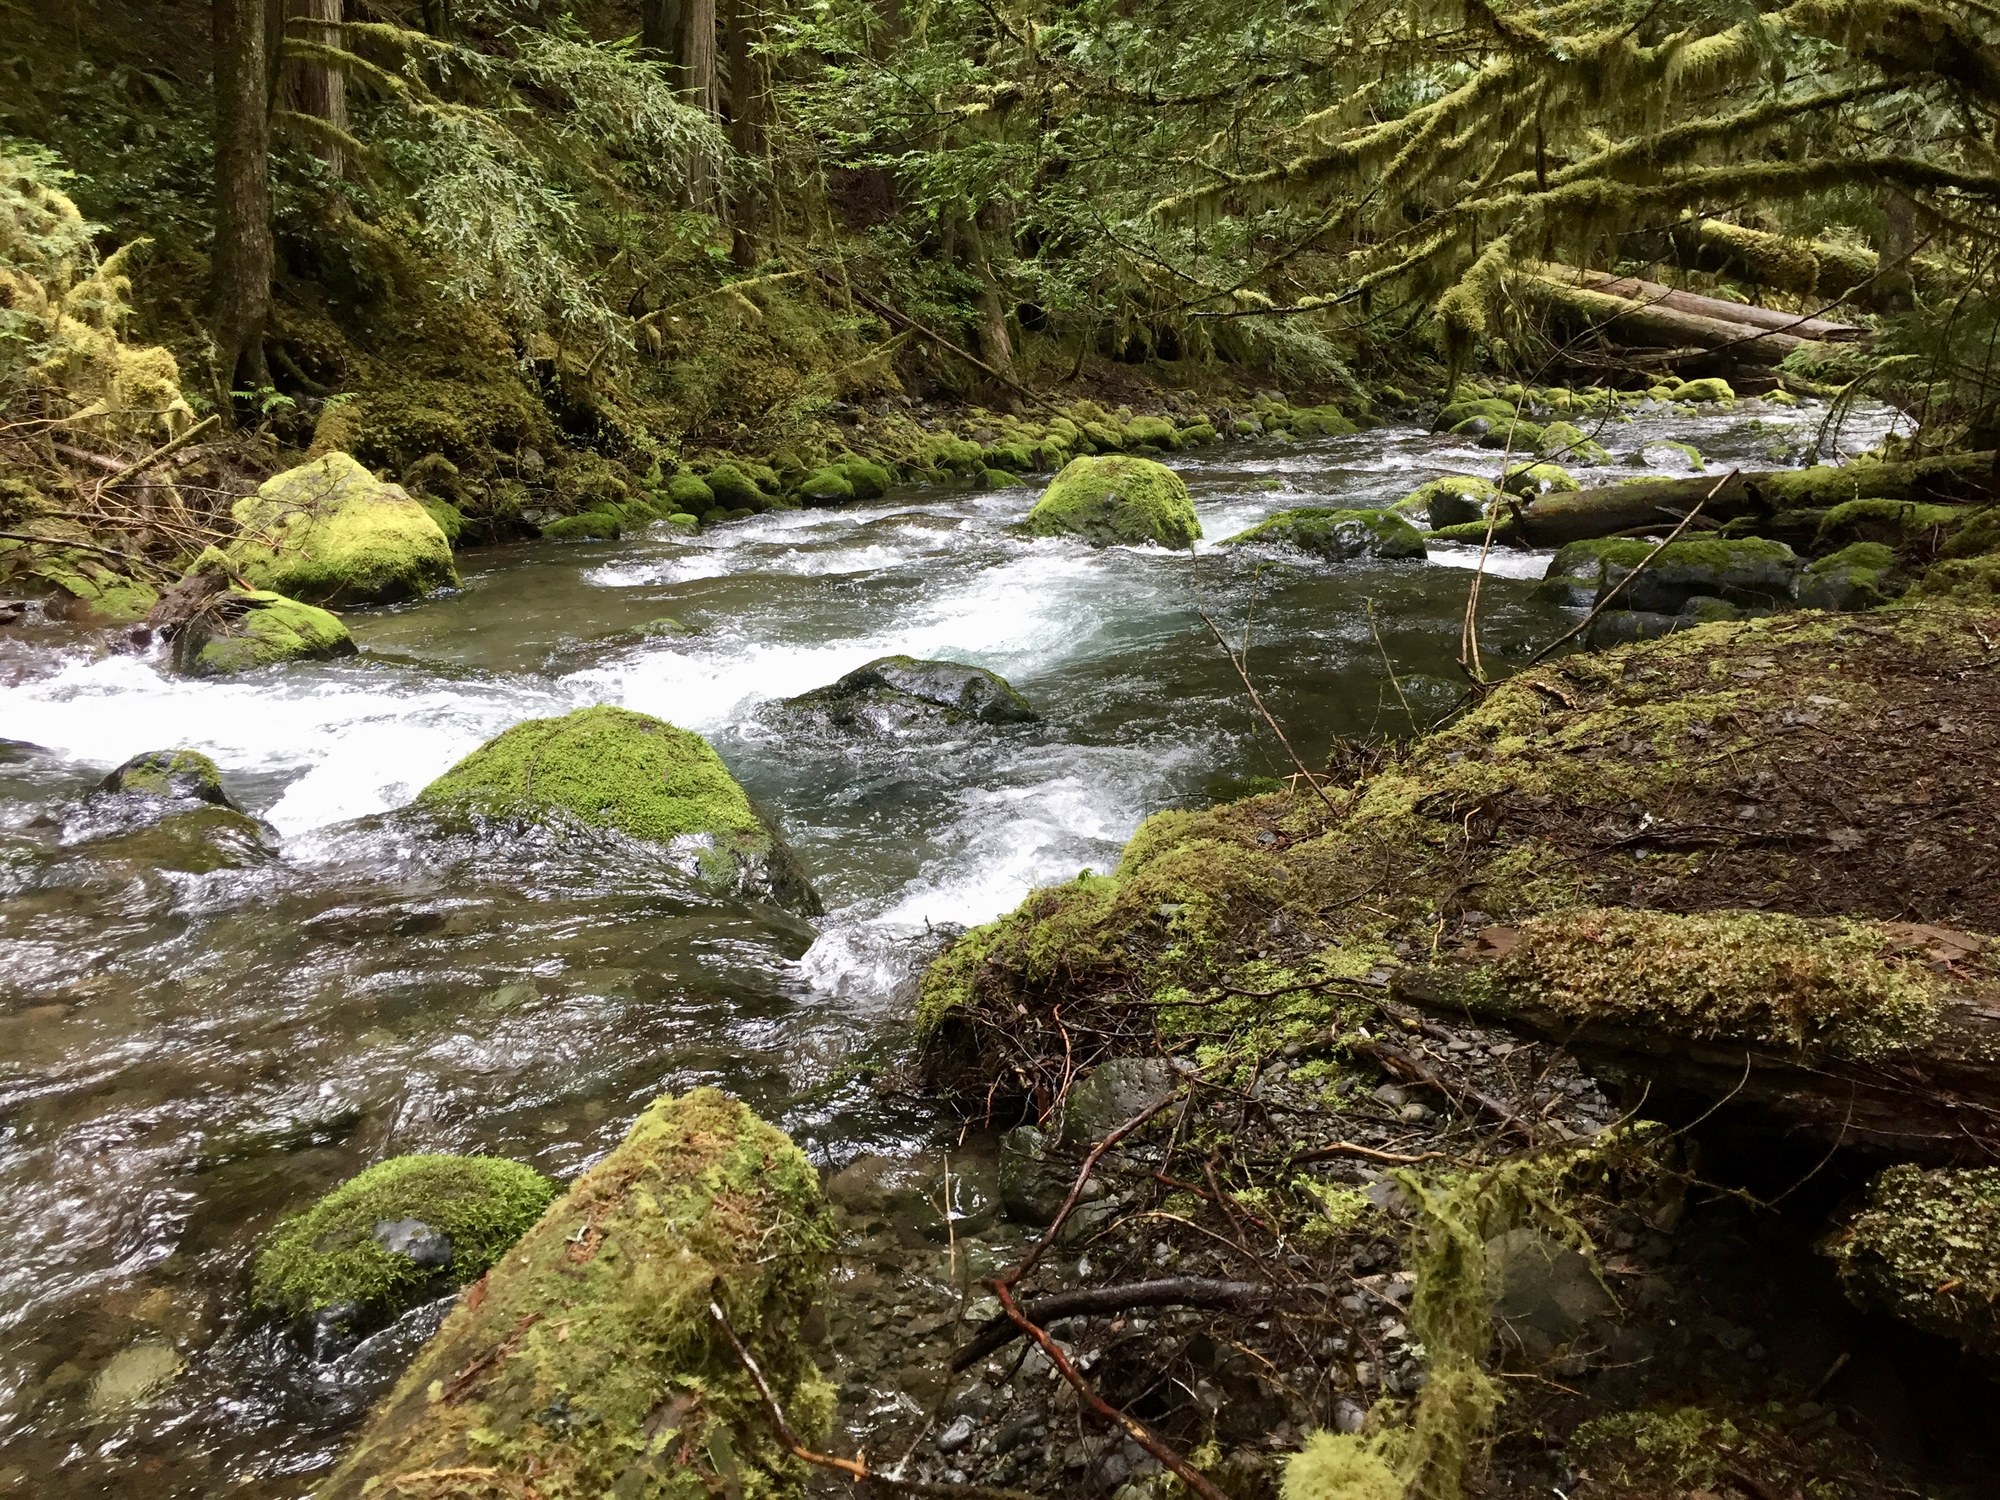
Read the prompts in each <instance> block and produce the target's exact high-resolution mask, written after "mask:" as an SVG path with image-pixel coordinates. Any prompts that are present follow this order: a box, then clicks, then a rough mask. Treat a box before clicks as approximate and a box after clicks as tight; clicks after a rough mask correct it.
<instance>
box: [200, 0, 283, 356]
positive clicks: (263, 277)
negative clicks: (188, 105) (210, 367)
mask: <svg viewBox="0 0 2000 1500" xmlns="http://www.w3.org/2000/svg"><path fill="white" fill-rule="evenodd" d="M265 14H266V13H265V5H264V0H213V3H212V6H211V17H210V19H211V23H212V29H213V37H214V45H215V245H214V250H213V253H212V255H211V258H210V272H211V277H210V297H211V301H212V303H213V307H212V318H213V328H214V334H215V351H216V363H217V369H218V374H219V375H220V376H221V378H222V380H223V381H224V383H225V385H226V386H228V387H229V388H230V389H254V388H256V387H258V386H262V385H267V384H269V382H270V373H269V371H268V369H267V368H266V366H265V363H264V324H265V321H266V320H267V318H268V317H269V316H270V309H271V268H272V263H273V259H274V256H273V251H272V245H271V179H270V160H271V115H270V90H269V84H268V81H267V79H268V72H267V68H268V59H269V56H270V39H269V37H268V35H267V33H266V29H265Z"/></svg>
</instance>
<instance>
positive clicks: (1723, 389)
mask: <svg viewBox="0 0 2000 1500" xmlns="http://www.w3.org/2000/svg"><path fill="white" fill-rule="evenodd" d="M1672 399H1674V400H1675V401H1694V402H1698V403H1699V402H1710V401H1721V402H1734V401H1735V400H1736V391H1735V389H1734V387H1732V386H1731V385H1730V384H1729V382H1728V381H1726V380H1724V379H1722V378H1721V377H1719V376H1713V375H1711V376H1710V377H1708V378H1707V379H1706V380H1683V381H1682V382H1681V383H1680V384H1679V385H1677V386H1675V387H1674V392H1673V398H1672Z"/></svg>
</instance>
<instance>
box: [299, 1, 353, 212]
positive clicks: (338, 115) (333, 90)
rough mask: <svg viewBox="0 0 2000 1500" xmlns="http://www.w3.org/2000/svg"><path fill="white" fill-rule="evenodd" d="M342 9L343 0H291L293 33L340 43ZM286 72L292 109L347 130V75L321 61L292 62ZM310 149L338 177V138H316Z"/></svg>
mask: <svg viewBox="0 0 2000 1500" xmlns="http://www.w3.org/2000/svg"><path fill="white" fill-rule="evenodd" d="M345 11H346V4H345V0H292V14H293V16H294V17H295V18H296V24H295V25H294V27H293V30H292V35H294V36H297V37H299V38H300V39H301V40H303V41H307V42H314V43H317V44H319V45H321V46H326V47H338V46H340V45H342V43H341V35H340V23H341V22H342V21H343V20H345V19H346V15H345ZM289 73H290V85H291V88H290V93H291V106H292V109H293V110H294V112H296V113H298V114H301V115H307V116H310V117H311V118H313V119H315V120H324V121H325V122H326V123H327V124H328V125H331V126H332V127H333V128H334V129H335V130H339V131H342V132H344V131H346V129H347V75H346V74H345V73H343V72H341V71H340V69H338V68H329V67H328V66H327V65H326V64H325V63H322V62H295V63H293V64H291V66H290V69H289ZM313 151H314V154H315V155H317V156H318V157H319V159H320V160H321V161H322V162H324V163H325V164H326V169H327V172H328V174H329V175H331V176H334V177H339V176H342V175H343V174H344V173H345V172H346V170H347V152H346V150H345V149H344V148H343V147H342V146H341V144H340V142H339V141H338V140H333V139H330V138H327V137H316V138H315V139H314V141H313Z"/></svg>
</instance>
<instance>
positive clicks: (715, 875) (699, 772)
mask: <svg viewBox="0 0 2000 1500" xmlns="http://www.w3.org/2000/svg"><path fill="white" fill-rule="evenodd" d="M417 805H418V806H419V807H421V808H424V809H426V810H428V811H430V812H431V813H433V814H439V815H444V816H447V817H455V818H485V819H522V818H526V819H538V818H543V817H547V816H549V815H551V814H555V815H559V816H560V815H568V816H570V817H574V818H577V819H580V820H581V821H582V822H584V823H586V824H589V825H591V826H593V827H597V828H612V829H616V830H618V831H619V832H620V833H624V834H626V835H628V836H630V837H632V838H636V839H644V840H646V841H647V842H649V843H655V844H659V845H661V846H663V847H664V848H666V849H667V850H668V851H670V852H671V853H674V854H676V855H680V856H682V857H684V859H685V860H686V863H687V869H688V873H689V874H690V876H692V877H693V878H694V879H695V880H696V882H697V883H698V884H700V885H701V886H703V887H704V888H706V889H710V890H714V891H718V892H734V893H741V894H745V895H754V896H759V897H764V898H767V899H770V900H772V901H775V902H777V903H778V904H779V905H782V906H787V907H789V908H791V909H792V910H795V911H800V912H804V913H807V914H810V915H817V914H818V912H819V909H820V907H819V898H818V897H817V896H816V895H815V894H814V893H813V890H812V887H811V885H809V884H808V883H807V882H806V880H805V877H804V875H803V874H802V873H801V872H800V871H799V869H798V866H797V862H796V860H795V859H794V858H793V856H792V854H791V851H790V850H789V849H788V848H786V846H785V844H784V843H783V841H782V840H781V839H780V838H779V837H778V835H777V833H776V831H775V830H774V829H773V828H772V827H771V825H770V824H769V823H768V822H767V821H766V820H765V818H764V817H763V815H762V814H760V813H759V812H758V811H757V809H756V807H755V806H753V805H752V803H751V801H750V798H749V796H748V795H747V794H746V793H745V792H744V790H743V788H742V787H740V786H738V785H737V783H736V778H735V777H733V776H731V775H730V774H729V768H728V767H727V766H725V765H723V763H722V757H721V756H719V755H717V754H716V753H715V751H714V749H712V748H711V747H710V745H709V743H708V741H706V740H704V739H703V738H702V737H701V736H700V735H698V734H695V733H692V732H691V731H689V730H685V729H677V728H675V727H674V726H673V725H671V724H669V723H666V722H665V721H664V720H661V719H655V718H653V717H651V716H650V715H648V714H641V713H634V712H632V711H631V710H630V709H624V708H611V707H605V706H599V707H596V708H580V709H578V710H577V711H576V712H575V713H572V714H566V715H564V716H563V717H562V718H559V719H529V720H528V721H526V722H525V723H521V724H516V725H515V726H514V727H513V728H511V729H509V730H507V731H506V732H505V733H503V734H501V735H499V736H498V737H497V738H495V739H492V740H489V741H488V742H487V743H486V744H484V745H482V746H481V747H480V748H479V749H477V750H475V751H473V752H472V754H470V755H468V756H467V757H466V758H465V759H464V760H462V761H460V762H459V763H458V764H457V765H455V766H453V767H452V768H451V769H450V770H449V771H446V772H445V773H444V775H442V776H440V777H439V778H438V779H437V780H436V781H433V782H432V783H431V784H430V785H429V786H427V787H425V788H424V789H423V791H422V792H420V793H419V794H418V796H417Z"/></svg>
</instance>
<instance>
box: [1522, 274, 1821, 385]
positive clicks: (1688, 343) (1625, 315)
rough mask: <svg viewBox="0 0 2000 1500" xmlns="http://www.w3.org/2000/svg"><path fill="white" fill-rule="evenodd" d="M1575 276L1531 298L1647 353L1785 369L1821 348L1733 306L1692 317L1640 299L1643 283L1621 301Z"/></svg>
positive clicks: (1542, 283)
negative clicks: (1796, 357) (1689, 353)
mask: <svg viewBox="0 0 2000 1500" xmlns="http://www.w3.org/2000/svg"><path fill="white" fill-rule="evenodd" d="M1575 274H1577V273H1564V272H1561V271H1552V272H1549V273H1544V274H1541V275H1536V276H1530V277H1526V278H1524V280H1523V286H1524V288H1525V289H1526V291H1527V293H1528V295H1529V296H1531V297H1533V298H1534V299H1535V300H1537V301H1538V302H1540V303H1541V304H1542V306H1543V307H1544V308H1545V309H1546V310H1547V311H1548V312H1549V313H1550V314H1551V315H1552V316H1553V317H1554V318H1555V319H1556V320H1557V321H1559V322H1561V323H1563V324H1565V325H1566V326H1568V327H1569V328H1570V329H1571V330H1572V331H1575V332H1586V331H1587V332H1590V333H1595V334H1603V335H1606V336H1608V337H1609V338H1610V339H1611V340H1613V341H1615V342H1618V343H1624V344H1628V345H1632V346H1635V347H1638V348H1642V349H1684V348H1693V349H1700V350H1704V351H1706V352H1707V353H1709V354H1715V353H1719V352H1722V351H1725V350H1726V351H1727V353H1728V355H1729V358H1730V359H1731V360H1732V361H1734V362H1736V363H1738V364H1744V365H1777V364H1781V363H1783V361H1784V359H1785V357H1786V356H1787V355H1789V354H1791V353H1793V352H1794V351H1795V350H1798V349H1802V348H1804V347H1806V346H1807V345H1808V344H1813V343H1817V342H1819V340H1817V339H1815V338H1810V337H1806V336H1804V335H1802V334H1800V333H1797V332H1787V331H1781V330H1779V329H1776V328H1764V327H1759V326H1757V325H1756V324H1755V323H1752V322H1750V321H1748V320H1746V319H1745V318H1743V317H1740V316H1734V315H1733V314H1735V313H1736V312H1738V311H1740V310H1739V309H1737V308H1736V306H1735V304H1733V303H1727V302H1721V301H1719V300H1718V299H1710V298H1701V299H1696V300H1698V301H1701V302H1708V301H1714V302H1715V304H1716V306H1717V307H1726V308H1729V309H1731V312H1732V316H1729V317H1723V316H1721V315H1720V314H1717V313H1704V312H1691V311H1687V310H1686V309H1685V307H1682V306H1675V305H1672V304H1671V303H1670V302H1668V301H1666V300H1663V299H1661V298H1657V297H1655V298H1650V299H1649V298H1646V297H1644V296H1642V295H1637V293H1638V291H1639V289H1640V288H1642V287H1643V286H1644V285H1645V284H1644V283H1638V282H1633V283H1630V284H1629V286H1630V289H1631V290H1632V291H1633V293H1634V295H1624V296H1621V295H1618V294H1616V293H1614V292H1611V291H1603V290H1597V289H1595V288H1594V287H1592V286H1588V285H1578V284H1577V283H1576V281H1575V280H1573V279H1571V278H1572V277H1573V276H1574V275H1575ZM1616 280H1617V279H1616V278H1613V281H1616ZM1661 291H1665V288H1661ZM1787 321H1793V320H1787ZM1829 326H1834V325H1829Z"/></svg>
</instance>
